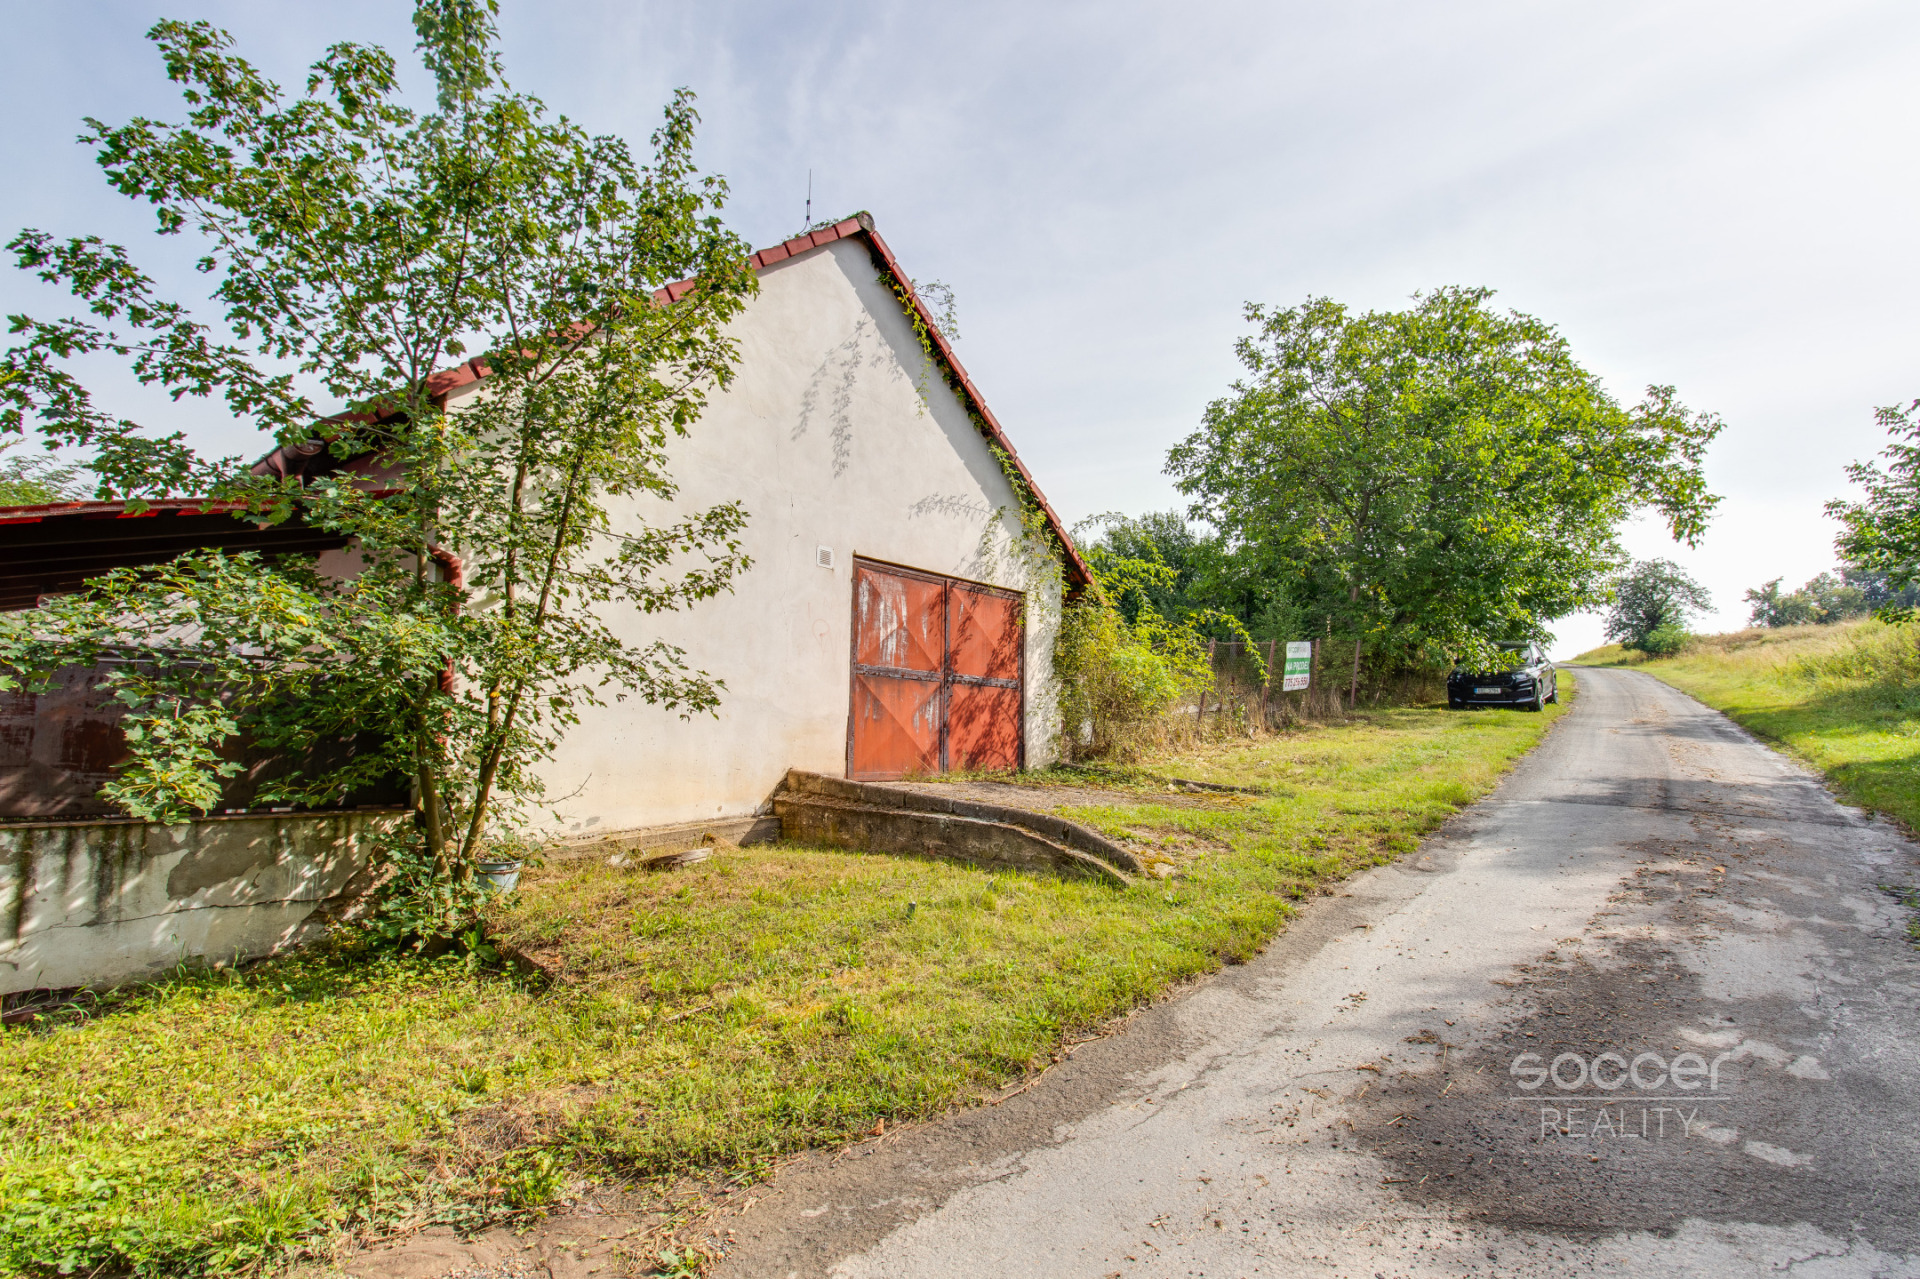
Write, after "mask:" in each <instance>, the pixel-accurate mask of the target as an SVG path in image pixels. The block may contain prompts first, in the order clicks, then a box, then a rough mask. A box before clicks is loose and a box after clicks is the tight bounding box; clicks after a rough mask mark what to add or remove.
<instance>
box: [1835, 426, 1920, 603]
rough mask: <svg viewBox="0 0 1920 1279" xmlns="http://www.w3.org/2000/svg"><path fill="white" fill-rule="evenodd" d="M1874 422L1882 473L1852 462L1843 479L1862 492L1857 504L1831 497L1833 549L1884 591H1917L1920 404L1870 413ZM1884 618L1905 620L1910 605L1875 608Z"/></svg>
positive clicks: (1919, 574)
mask: <svg viewBox="0 0 1920 1279" xmlns="http://www.w3.org/2000/svg"><path fill="white" fill-rule="evenodd" d="M1874 419H1875V420H1876V421H1877V422H1879V424H1880V425H1881V426H1882V427H1885V428H1886V432H1887V435H1888V443H1887V446H1886V447H1885V448H1884V449H1882V450H1881V452H1880V456H1881V458H1883V459H1884V460H1885V462H1886V468H1885V469H1884V470H1882V469H1881V467H1880V466H1879V465H1877V464H1875V463H1873V462H1855V463H1854V464H1853V465H1851V466H1849V467H1848V468H1847V478H1848V479H1850V480H1852V481H1853V482H1854V483H1855V484H1858V485H1860V487H1861V488H1863V489H1865V490H1866V496H1865V498H1864V499H1863V500H1861V501H1858V502H1849V501H1847V500H1845V499H1844V498H1835V499H1834V500H1833V501H1831V502H1828V503H1827V514H1829V515H1831V516H1833V517H1834V518H1835V519H1837V520H1839V521H1840V536H1839V537H1838V538H1836V539H1835V541H1834V546H1835V547H1836V548H1837V549H1838V550H1839V551H1840V554H1841V556H1842V558H1844V559H1845V560H1846V561H1847V563H1848V565H1849V566H1851V567H1852V568H1853V569H1855V570H1858V571H1860V572H1864V573H1871V574H1875V575H1877V577H1878V579H1879V581H1880V583H1882V584H1883V585H1884V586H1885V588H1886V589H1887V590H1888V591H1889V592H1900V591H1906V590H1910V589H1912V588H1914V587H1916V586H1920V400H1915V401H1914V402H1913V403H1911V404H1909V405H1907V406H1906V407H1904V408H1902V407H1900V406H1899V405H1889V406H1887V407H1885V408H1880V409H1875V410H1874ZM1874 607H1875V609H1876V611H1877V612H1880V613H1881V614H1882V615H1883V616H1889V617H1898V616H1904V615H1906V614H1907V613H1908V612H1909V611H1910V609H1911V607H1912V606H1911V605H1910V604H1907V605H1898V604H1888V603H1885V602H1882V603H1878V604H1876V605H1875V606H1874Z"/></svg>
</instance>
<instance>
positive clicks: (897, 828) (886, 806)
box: [773, 769, 1140, 886]
mask: <svg viewBox="0 0 1920 1279" xmlns="http://www.w3.org/2000/svg"><path fill="white" fill-rule="evenodd" d="M773 811H774V812H775V813H776V814H778V815H779V818H780V831H781V834H782V835H783V836H785V837H786V838H787V839H791V840H794V841H796V842H799V843H806V844H828V845H831V846H833V847H835V848H851V849H855V850H857V851H860V852H865V853H902V854H906V855H908V856H914V857H942V858H947V859H949V860H952V861H962V862H971V863H973V864H974V865H976V866H984V867H986V868H987V869H989V870H1024V871H1049V872H1052V873H1054V874H1059V875H1074V876H1085V877H1087V878H1091V879H1100V880H1105V881H1106V882H1108V883H1111V884H1115V885H1120V886H1124V885H1125V884H1126V883H1127V877H1126V876H1125V875H1124V874H1122V873H1121V868H1122V867H1124V868H1125V869H1126V870H1129V871H1135V872H1137V871H1139V869H1140V863H1139V862H1138V861H1137V860H1136V859H1135V858H1134V856H1133V854H1132V853H1129V852H1128V851H1126V850H1125V849H1124V848H1121V847H1119V846H1118V845H1116V844H1114V843H1112V842H1111V841H1109V840H1107V839H1104V838H1102V837H1101V836H1100V835H1098V834H1096V833H1094V832H1093V831H1091V830H1088V829H1087V828H1086V827H1084V826H1080V825H1078V824H1077V823H1074V822H1067V821H1063V820H1062V819H1060V818H1057V817H1053V816H1051V815H1049V814H1045V813H1029V812H1024V811H1022V810H1018V809H1010V808H1003V807H1001V806H1000V805H997V804H975V803H969V802H967V801H964V800H953V799H945V798H934V797H930V796H926V795H919V794H915V793H914V792H912V791H906V790H895V789H892V788H889V787H887V786H886V785H885V784H884V783H872V782H851V781H846V780H843V779H840V778H832V777H825V776H822V775H820V774H814V773H803V772H800V771H799V770H797V769H796V770H795V771H793V772H791V773H789V774H787V778H786V782H785V784H784V785H783V786H782V788H781V790H780V791H779V793H778V794H776V795H775V796H774V797H773ZM1075 845H1079V846H1078V847H1076V846H1075Z"/></svg>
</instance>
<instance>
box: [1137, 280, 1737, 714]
mask: <svg viewBox="0 0 1920 1279" xmlns="http://www.w3.org/2000/svg"><path fill="white" fill-rule="evenodd" d="M1491 297H1492V291H1491V290H1488V289H1468V288H1449V289H1441V290H1439V291H1437V292H1434V293H1431V294H1426V295H1422V296H1419V297H1417V298H1416V299H1415V302H1414V305H1413V306H1411V307H1409V308H1407V309H1406V310H1403V311H1372V312H1366V313H1364V314H1355V313H1353V312H1350V311H1349V310H1348V309H1347V308H1346V307H1344V306H1342V305H1340V304H1338V303H1336V302H1332V301H1329V300H1327V299H1324V298H1319V299H1311V300H1309V301H1307V302H1305V303H1303V304H1301V305H1300V306H1297V307H1291V308H1286V309H1274V308H1269V307H1264V306H1258V305H1255V306H1249V307H1248V308H1247V318H1248V319H1249V320H1250V321H1251V322H1252V323H1253V324H1254V325H1255V326H1256V331H1255V332H1254V333H1253V334H1252V335H1250V336H1248V337H1245V338H1242V339H1241V340H1240V342H1239V343H1238V345H1237V348H1236V350H1237V353H1238V355H1239V357H1240V361H1241V363H1242V365H1243V366H1244V367H1245V369H1246V373H1247V376H1246V377H1245V378H1243V379H1242V380H1241V381H1238V382H1236V383H1235V384H1234V386H1233V390H1232V394H1230V395H1228V396H1226V397H1224V398H1222V399H1219V400H1216V401H1215V402H1214V403H1212V404H1211V405H1209V406H1208V408H1207V411H1206V414H1205V416H1204V419H1203V422H1202V425H1201V428H1200V429H1199V430H1198V431H1196V432H1194V434H1192V435H1191V436H1189V437H1188V438H1187V439H1186V440H1185V441H1184V442H1183V443H1181V444H1180V445H1178V446H1176V447H1175V448H1174V449H1173V450H1172V451H1171V453H1170V454H1169V455H1168V460H1167V471H1168V473H1169V474H1171V475H1173V476H1175V477H1176V478H1177V480H1178V483H1179V486H1180V490H1181V492H1183V493H1185V494H1186V495H1187V496H1188V497H1189V498H1191V499H1192V503H1193V505H1192V508H1191V510H1192V514H1193V515H1194V516H1195V517H1196V518H1202V519H1205V520H1207V521H1209V522H1210V523H1212V524H1213V525H1214V527H1215V528H1217V529H1218V530H1220V532H1221V533H1222V534H1223V535H1224V536H1225V537H1226V538H1227V539H1228V540H1229V542H1230V543H1232V545H1233V546H1234V547H1235V548H1236V549H1244V551H1245V553H1246V554H1247V555H1248V556H1249V557H1250V559H1251V562H1255V563H1258V564H1260V565H1262V566H1264V568H1265V570H1266V571H1268V572H1271V573H1272V574H1274V575H1275V576H1276V577H1277V579H1278V580H1277V582H1276V584H1275V585H1276V587H1277V591H1278V593H1280V594H1282V595H1284V596H1285V597H1287V598H1289V599H1291V600H1293V601H1296V602H1297V603H1299V604H1301V605H1303V606H1305V607H1306V608H1307V609H1310V610H1311V611H1312V612H1314V613H1315V614H1317V615H1319V616H1322V617H1325V618H1326V619H1327V620H1328V621H1329V622H1331V623H1332V624H1333V625H1334V626H1336V627H1338V628H1339V629H1341V630H1343V631H1345V632H1346V633H1348V634H1350V635H1352V636H1353V637H1354V640H1355V649H1354V660H1353V671H1352V674H1351V679H1350V683H1351V688H1350V696H1351V697H1352V698H1354V699H1355V700H1357V698H1358V695H1359V674H1360V662H1361V651H1362V647H1363V645H1364V646H1365V647H1367V648H1371V649H1372V650H1374V651H1375V652H1376V653H1377V654H1379V655H1381V656H1383V657H1384V658H1386V659H1387V660H1398V661H1402V662H1407V663H1409V664H1420V663H1434V662H1440V661H1448V660H1462V659H1471V658H1476V657H1485V656H1487V655H1488V654H1487V648H1488V646H1489V645H1490V644H1491V643H1493V642H1495V641H1498V640H1501V639H1519V638H1544V637H1545V635H1546V631H1545V624H1546V623H1547V622H1548V621H1549V620H1551V619H1553V618H1556V617H1560V616H1563V615H1565V614H1567V613H1569V612H1572V611H1574V610H1575V609H1578V608H1582V607H1585V606H1589V605H1592V604H1595V603H1598V602H1600V601H1602V600H1604V599H1605V598H1606V592H1607V584H1608V581H1609V580H1610V578H1611V576H1612V574H1613V573H1614V571H1615V570H1616V568H1617V567H1618V566H1619V564H1620V563H1621V562H1622V561H1623V560H1624V558H1625V556H1624V554H1623V552H1622V550H1621V547H1620V544H1619V541H1618V538H1617V535H1616V534H1617V530H1618V528H1619V526H1620V525H1621V523H1622V522H1623V521H1624V520H1625V519H1626V518H1627V516H1629V515H1630V514H1632V513H1633V512H1634V511H1636V510H1639V509H1643V508H1651V509H1652V510H1654V511H1657V512H1658V513H1659V514H1660V516H1661V517H1662V518H1663V519H1664V520H1665V522H1666V524H1667V526H1668V529H1669V531H1670V532H1671V533H1672V535H1673V536H1674V538H1675V539H1676V540H1679V541H1683V542H1686V543H1688V544H1689V545H1691V544H1692V543H1693V542H1694V541H1695V540H1696V539H1698V537H1699V536H1700V533H1701V532H1702V531H1703V530H1704V528H1705V527H1706V523H1707V520H1708V517H1709V516H1710V515H1711V513H1712V510H1713V507H1714V505H1715V503H1716V502H1717V501H1718V499H1717V498H1715V497H1713V496H1712V495H1711V494H1709V493H1708V492H1707V488H1706V479H1705V476H1704V475H1703V474H1702V470H1701V462H1702V458H1703V456H1704V453H1705V450H1706V447H1707V445H1708V444H1709V443H1710V442H1711V441H1712V439H1713V437H1714V436H1715V435H1716V434H1717V433H1718V432H1719V430H1720V423H1719V421H1718V420H1717V419H1715V418H1713V417H1711V416H1708V415H1704V414H1702V415H1696V414H1691V413H1689V412H1688V411H1687V410H1686V409H1685V408H1684V407H1683V406H1682V405H1681V404H1680V403H1679V401H1678V400H1677V398H1676V397H1675V394H1674V392H1673V390H1672V389H1671V388H1668V387H1653V388H1650V389H1649V390H1648V393H1647V396H1646V398H1645V400H1643V401H1642V402H1641V403H1640V404H1639V405H1638V406H1636V407H1634V408H1631V409H1629V408H1625V407H1622V406H1621V405H1620V404H1619V403H1617V402H1616V401H1615V400H1614V399H1613V398H1612V397H1611V396H1609V395H1608V394H1607V393H1606V392H1605V390H1604V389H1602V387H1601V385H1600V382H1599V379H1597V378H1596V377H1594V376H1593V375H1592V374H1591V373H1589V372H1587V371H1586V370H1585V369H1584V368H1582V367H1581V366H1580V365H1579V364H1578V363H1577V362H1576V361H1575V360H1574V358H1573V354H1572V352H1571V351H1570V350H1569V348H1568V346H1567V343H1566V340H1565V339H1564V338H1562V337H1561V336H1560V334H1559V333H1558V332H1557V331H1556V330H1555V329H1554V328H1553V327H1552V326H1550V325H1548V324H1546V323H1544V322H1542V321H1540V320H1537V319H1535V318H1533V317H1532V316H1528V315H1524V314H1521V313H1519V312H1513V311H1509V312H1499V311H1496V310H1494V308H1493V307H1492V306H1490V305H1489V300H1490V299H1491Z"/></svg>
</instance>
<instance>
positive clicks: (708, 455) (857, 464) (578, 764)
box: [470, 240, 1059, 839]
mask: <svg viewBox="0 0 1920 1279" xmlns="http://www.w3.org/2000/svg"><path fill="white" fill-rule="evenodd" d="M733 332H734V335H735V336H736V337H737V339H738V340H739V343H740V354H741V360H740V364H739V367H738V374H737V376H736V378H735V380H734V382H733V384H732V385H731V386H730V387H729V388H728V389H727V390H726V391H725V392H724V393H722V394H717V395H715V396H714V397H713V399H712V401H711V403H710V404H709V407H708V408H707V410H706V412H705V413H704V414H703V415H702V416H701V418H700V420H699V421H698V422H696V423H694V425H693V427H692V428H691V433H690V435H689V436H688V437H687V438H685V439H683V440H679V441H676V442H675V443H674V445H673V447H672V475H673V478H674V480H675V481H676V482H677V483H678V484H679V485H680V495H679V497H678V499H677V500H676V501H675V502H673V503H671V504H668V503H663V502H660V501H658V500H657V499H654V498H651V497H638V498H634V499H631V500H630V501H628V502H627V503H626V505H625V507H624V510H617V514H616V525H615V531H616V532H618V531H620V525H619V521H621V520H626V521H630V522H631V525H630V526H638V525H639V524H641V523H642V522H652V523H658V522H661V521H663V520H665V519H668V518H672V517H674V516H675V515H676V514H678V513H684V512H687V511H690V510H695V509H702V508H705V507H708V506H711V505H714V504H716V503H720V502H728V501H739V502H741V503H743V504H744V505H745V507H746V510H747V512H748V514H749V522H748V525H747V528H746V531H745V535H744V539H743V541H744V547H745V550H746V551H747V553H748V554H750V555H751V556H752V557H753V560H754V565H753V567H752V568H751V569H750V570H749V571H748V572H747V573H746V574H745V575H744V576H743V577H742V578H741V580H740V581H739V584H738V586H737V587H736V589H735V590H734V591H733V593H731V594H729V595H723V596H720V597H719V598H716V599H713V600H708V601H705V602H703V603H701V604H698V605H696V606H694V607H693V608H692V609H690V610H688V611H686V612H682V613H672V614H653V615H651V616H647V615H642V614H639V613H637V612H636V611H634V610H632V609H610V610H608V611H607V613H606V617H607V619H608V621H609V623H610V624H611V625H612V626H613V627H614V628H615V629H616V630H617V631H618V632H619V633H620V634H621V635H623V636H624V637H626V638H628V639H630V640H633V641H636V642H650V641H652V640H654V639H656V638H657V639H663V640H665V641H667V642H668V643H671V644H676V645H679V646H681V647H682V648H684V649H685V650H686V652H687V656H688V661H689V662H690V663H691V664H693V665H695V666H698V667H700V668H703V669H705V670H707V671H708V672H710V673H711V674H713V675H715V676H717V677H719V678H720V679H722V680H724V681H725V683H726V691H725V694H724V701H723V703H722V705H721V707H720V710H719V713H718V714H717V715H716V716H699V717H696V718H694V719H693V720H691V721H683V720H681V719H680V718H679V717H678V716H676V715H675V714H673V713H672V712H668V711H663V710H659V709H657V708H654V707H650V706H647V705H646V704H645V703H642V702H639V701H637V700H635V699H632V698H629V699H628V700H627V701H625V702H617V703H613V704H611V705H608V706H606V707H603V708H587V709H585V710H583V712H582V717H581V722H580V723H579V724H578V725H577V726H575V727H573V728H572V729H570V730H569V732H568V734H567V737H566V741H565V743H564V744H563V745H562V747H561V749H560V750H559V752H558V753H557V755H556V756H555V757H554V758H553V759H552V760H551V761H549V762H548V763H546V764H544V765H543V766H542V773H543V776H544V778H545V781H546V783H547V792H548V794H549V795H550V796H554V797H563V798H560V799H559V800H558V802H557V803H555V804H553V805H552V807H553V808H555V809H557V810H558V811H559V813H560V816H561V820H560V822H559V824H558V827H557V829H556V831H555V833H557V834H561V835H564V836H566V837H569V838H573V839H578V838H582V837H586V836H591V835H593V834H596V833H598V832H600V831H603V830H620V829H623V828H631V827H648V826H656V825H661V824H665V823H673V822H698V821H703V820H704V821H711V820H713V819H715V818H725V817H742V816H746V815H748V814H751V813H753V812H755V811H756V810H757V809H759V808H760V806H761V805H763V804H764V803H765V802H766V801H767V799H768V797H769V796H770V795H771V794H772V792H773V791H774V789H775V787H776V786H778V785H779V782H780V779H781V777H782V775H783V774H784V773H785V772H786V770H787V769H788V768H801V769H807V770H810V771H813V772H819V773H830V774H836V775H839V774H844V772H845V769H846V747H847V717H848V708H849V692H850V690H849V677H850V671H849V662H850V648H851V634H850V632H851V627H852V614H853V595H852V570H853V558H854V556H856V555H860V556H865V557H868V558H871V559H876V560H884V561H888V562H890V563H894V564H901V565H906V566H909V567H912V568H919V569H924V570H928V571H931V572H935V573H945V574H950V575H952V576H956V577H962V578H967V579H970V580H973V581H979V582H985V583H988V584H991V585H995V586H1001V587H1006V588H1009V589H1012V590H1016V591H1022V592H1026V593H1027V610H1026V698H1027V706H1026V759H1027V763H1028V765H1029V766H1030V767H1039V766H1043V765H1045V764H1047V763H1049V762H1051V761H1052V759H1053V758H1054V754H1055V741H1054V736H1055V726H1056V724H1057V720H1058V716H1057V714H1056V712H1055V708H1054V706H1053V704H1052V701H1051V697H1050V689H1051V687H1052V679H1051V671H1052V657H1053V643H1054V637H1055V634H1056V632H1057V629H1058V621H1059V596H1058V590H1057V587H1055V588H1054V589H1042V588H1041V587H1042V584H1043V583H1044V581H1045V579H1044V575H1039V574H1036V572H1035V569H1034V566H1033V565H1031V564H1030V563H1028V561H1027V559H1026V558H1025V557H1024V556H1023V555H1022V554H1020V553H1019V550H1018V548H1017V547H1016V544H1015V539H1016V538H1017V536H1018V535H1019V533H1020V521H1019V505H1018V501H1017V499H1016V498H1015V496H1014V492H1013V488H1012V486H1011V485H1010V484H1009V483H1008V481H1007V478H1006V476H1005V475H1004V474H1003V473H1002V471H1001V469H1000V465H999V462H998V461H997V460H996V459H995V458H994V456H993V454H992V452H991V450H990V449H989V448H988V446H987V442H986V441H985V440H984V439H983V438H982V437H981V435H980V433H979V431H978V430H977V429H976V428H975V427H974V425H973V423H972V421H971V420H970V419H969V418H968V416H967V413H966V410H965V408H964V407H963V405H962V403H961V402H960V400H959V399H958V398H957V397H956V396H955V395H954V394H953V393H952V391H951V390H950V389H949V388H948V387H947V386H946V384H945V382H944V381H943V380H942V379H941V377H940V374H939V372H938V370H937V369H934V368H931V367H929V366H928V364H927V362H926V359H925V356H924V355H923V353H922V351H921V348H920V345H919V342H918V340H917V339H916V338H915V336H914V334H913V330H912V328H911V326H910V325H909V324H908V322H907V319H906V317H905V315H904V314H903V313H902V312H901V309H900V305H899V303H898V302H897V301H896V300H895V299H894V297H893V296H892V294H891V293H890V292H889V291H888V290H887V288H886V287H885V286H884V285H883V284H882V283H881V282H880V280H879V277H878V275H877V274H876V272H875V270H874V267H873V264H872V261H871V259H870V258H869V257H868V254H867V250H866V248H865V246H864V245H863V244H862V243H861V242H859V241H857V240H841V241H838V242H836V243H833V244H830V245H825V246H822V247H820V248H818V249H815V250H813V251H812V252H809V253H806V254H803V255H801V256H799V257H797V258H792V259H789V260H788V261H786V262H782V263H780V264H779V265H777V266H773V267H770V268H768V269H767V270H765V271H764V272H762V274H761V277H760V295H759V297H757V298H756V299H755V300H754V301H753V302H752V303H751V304H750V305H749V307H748V308H747V310H746V312H745V313H744V314H743V315H742V316H741V317H740V318H739V319H738V320H737V321H736V323H735V324H734V326H733ZM482 385H483V384H475V387H474V390H473V391H472V392H470V394H478V393H480V388H481V386H482ZM922 386H924V387H925V390H926V398H925V400H923V399H922V397H921V388H922ZM822 546H825V547H828V548H831V550H832V552H833V560H834V564H833V567H832V568H820V567H816V565H815V550H816V548H817V547H822ZM1029 588H1034V589H1031V590H1030V589H1029Z"/></svg>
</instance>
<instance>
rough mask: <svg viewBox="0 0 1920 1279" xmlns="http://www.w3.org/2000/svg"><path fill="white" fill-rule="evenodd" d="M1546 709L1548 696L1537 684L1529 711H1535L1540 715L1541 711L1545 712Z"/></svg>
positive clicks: (1528, 707)
mask: <svg viewBox="0 0 1920 1279" xmlns="http://www.w3.org/2000/svg"><path fill="white" fill-rule="evenodd" d="M1546 708H1547V695H1546V694H1545V693H1544V692H1542V691H1541V690H1540V687H1539V685H1537V684H1536V685H1535V686H1534V689H1533V701H1532V702H1530V703H1528V705H1527V709H1528V710H1530V711H1534V712H1535V713H1538V712H1540V711H1543V710H1545V709H1546Z"/></svg>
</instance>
